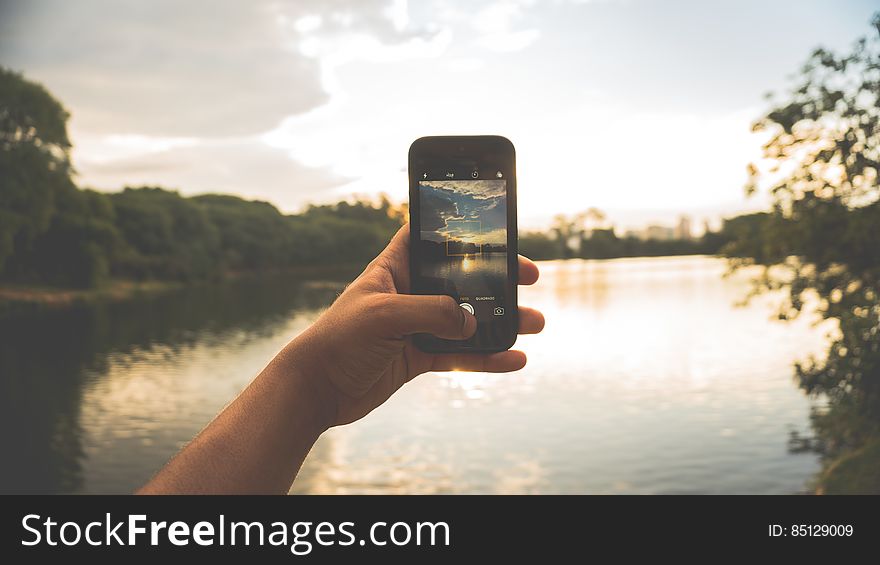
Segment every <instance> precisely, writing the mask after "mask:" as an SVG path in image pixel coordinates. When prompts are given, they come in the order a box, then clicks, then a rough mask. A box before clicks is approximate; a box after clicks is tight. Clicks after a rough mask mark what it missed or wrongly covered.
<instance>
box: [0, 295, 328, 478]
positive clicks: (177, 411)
mask: <svg viewBox="0 0 880 565" xmlns="http://www.w3.org/2000/svg"><path fill="white" fill-rule="evenodd" d="M340 288H341V285H340V284H334V285H330V286H328V285H324V286H316V285H309V284H300V283H298V282H295V281H291V280H285V279H281V278H273V279H268V280H255V279H251V280H242V281H237V282H235V283H230V284H224V285H205V286H199V287H193V288H188V289H183V290H180V291H175V292H171V293H168V294H165V295H159V296H156V295H153V296H144V297H142V298H139V299H136V300H132V301H129V302H124V303H112V304H98V305H83V306H78V307H76V308H73V309H71V310H65V311H46V312H39V313H31V314H27V315H17V316H13V317H7V318H4V319H2V320H0V387H2V394H0V438H2V442H3V445H4V448H5V449H6V450H7V453H10V454H13V456H11V457H8V458H7V460H6V461H5V463H4V465H2V466H0V485H2V486H0V489H2V491H3V492H20V493H22V492H48V493H52V492H77V491H82V490H86V491H94V492H107V491H114V492H126V491H129V490H131V489H133V488H135V487H136V486H138V483H139V482H141V481H142V480H145V479H146V478H147V477H149V476H150V474H151V473H152V472H153V471H154V470H155V469H156V467H157V464H159V463H161V461H162V460H163V458H167V457H168V456H170V454H172V453H173V452H174V450H176V449H177V447H178V446H179V445H181V444H182V442H184V441H186V440H187V439H189V437H191V435H189V436H188V435H186V434H191V432H195V431H198V429H199V428H200V427H201V426H202V425H204V424H205V423H206V422H207V420H208V419H209V418H210V417H211V416H212V415H213V413H214V412H215V411H216V410H217V409H219V408H220V407H222V405H223V404H225V402H227V401H228V400H229V398H230V397H231V395H233V394H235V392H237V390H238V389H239V388H240V387H241V386H242V385H243V384H244V383H245V382H246V381H247V380H248V379H249V378H250V377H251V376H253V374H254V373H255V372H256V371H258V370H259V369H260V368H261V367H262V363H264V362H265V361H266V360H268V359H269V358H270V357H271V355H272V354H273V353H274V351H272V350H266V351H259V353H260V354H261V357H259V358H258V359H254V358H251V359H241V358H240V357H238V356H237V354H236V352H237V351H242V350H243V349H246V347H245V346H246V344H248V343H254V342H256V343H263V342H264V341H265V340H266V339H267V338H269V337H270V336H274V335H277V334H279V332H283V331H285V330H287V331H290V332H295V331H298V330H299V329H301V327H302V326H304V325H305V324H306V323H308V321H310V320H311V318H312V317H313V316H314V315H315V313H316V312H318V311H319V309H321V308H323V307H324V306H325V305H326V304H327V303H328V302H329V301H330V300H332V298H333V297H334V296H335V294H336V292H338V290H339V289H340ZM222 352H226V354H227V355H230V356H232V357H235V362H234V363H233V366H235V367H236V369H235V371H240V372H241V374H238V373H236V378H235V382H234V383H226V386H222V385H223V384H224V383H223V381H222V379H220V378H219V375H217V373H216V367H213V368H211V370H209V371H206V372H205V373H204V374H201V373H198V374H194V375H185V374H181V373H180V372H179V371H180V369H181V368H182V367H184V366H188V367H189V369H188V370H190V371H198V368H199V365H198V363H199V359H202V360H203V361H204V359H206V358H207V359H212V360H216V359H217V358H218V355H221V354H222ZM243 362H249V364H248V365H245V366H242V363H243ZM202 368H204V369H208V368H209V367H207V366H205V367H202ZM209 398H210V399H212V400H213V401H212V402H205V401H206V400H208V399H209ZM187 420H189V421H187ZM107 447H112V449H111V450H108V449H107Z"/></svg>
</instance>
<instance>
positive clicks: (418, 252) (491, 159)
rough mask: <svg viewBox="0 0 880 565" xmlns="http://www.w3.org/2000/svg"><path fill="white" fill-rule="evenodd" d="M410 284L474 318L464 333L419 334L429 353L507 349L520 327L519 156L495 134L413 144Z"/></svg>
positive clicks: (417, 342)
mask: <svg viewBox="0 0 880 565" xmlns="http://www.w3.org/2000/svg"><path fill="white" fill-rule="evenodd" d="M409 202H410V206H409V214H410V224H409V225H410V247H409V248H410V262H409V264H410V283H411V286H412V289H411V292H412V293H413V294H446V295H448V296H451V297H452V298H454V299H455V300H456V301H457V302H458V303H459V305H460V306H461V307H462V308H464V309H466V310H467V311H469V312H471V313H472V314H473V315H474V316H476V318H477V331H476V333H475V334H474V335H473V337H471V338H469V339H466V340H448V339H440V338H437V337H434V336H432V335H428V334H417V335H415V336H413V341H414V343H415V345H416V347H418V348H419V349H421V350H423V351H427V352H430V353H487V352H493V351H504V350H505V349H510V348H511V346H513V344H514V342H515V341H516V336H517V330H518V327H519V315H518V311H517V296H516V289H517V277H518V274H519V264H518V255H517V231H516V155H515V152H514V148H513V144H512V143H511V142H510V141H509V140H508V139H506V138H504V137H501V136H497V135H478V136H443V137H422V138H419V139H417V140H416V141H414V142H413V144H412V146H410V148H409Z"/></svg>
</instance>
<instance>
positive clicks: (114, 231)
mask: <svg viewBox="0 0 880 565" xmlns="http://www.w3.org/2000/svg"><path fill="white" fill-rule="evenodd" d="M68 117H69V115H68V113H67V111H66V110H65V109H64V107H63V106H62V105H61V104H60V103H59V102H58V101H57V100H55V99H54V98H53V97H52V95H51V94H50V93H49V92H48V91H46V89H45V88H43V87H42V86H41V85H39V84H36V83H33V82H30V81H28V80H26V79H24V78H23V77H22V76H21V75H20V74H17V73H14V72H11V71H9V70H6V69H3V68H2V67H0V282H4V283H13V284H22V285H52V286H61V287H71V288H94V287H98V286H101V285H102V284H104V283H105V282H107V281H108V280H110V279H113V278H119V279H127V280H164V281H181V282H191V281H199V280H211V279H217V278H220V277H222V276H224V275H227V274H229V273H241V272H260V271H269V270H282V269H288V268H297V267H303V266H336V265H338V266H355V265H363V264H366V263H367V262H368V261H369V260H370V259H372V258H373V257H374V256H375V255H376V254H377V253H378V252H379V251H380V250H381V249H382V248H383V246H384V245H385V244H386V243H387V242H388V240H389V239H390V237H391V236H392V235H393V233H394V232H395V231H396V230H397V229H398V228H399V227H400V225H401V224H402V223H403V222H404V221H405V210H404V209H403V208H402V207H399V206H395V205H393V204H391V203H390V202H389V201H388V200H387V199H384V198H383V199H382V200H380V201H379V202H369V201H363V200H361V201H353V202H339V203H337V204H333V205H325V206H311V207H309V208H308V209H306V210H305V211H304V212H302V213H300V214H295V215H284V214H282V213H281V212H280V211H279V210H278V209H277V208H275V207H274V206H273V205H272V204H269V203H267V202H260V201H248V200H243V199H241V198H238V197H235V196H226V195H218V194H207V195H202V196H194V197H184V196H182V195H180V194H179V193H178V192H175V191H171V190H165V189H162V188H159V187H137V188H132V187H128V188H125V189H124V190H122V191H121V192H116V193H103V192H97V191H94V190H88V189H81V188H79V187H77V186H76V184H75V182H74V181H73V178H72V170H71V166H70V160H69V152H70V148H71V144H70V141H69V139H68V136H67V120H68ZM591 213H592V214H594V215H595V214H596V213H598V212H597V211H591ZM575 225H577V222H567V221H565V220H564V219H562V217H560V219H557V225H555V226H554V228H553V229H551V230H549V231H548V232H546V233H526V234H524V235H523V236H522V237H521V239H520V251H521V252H522V253H523V254H525V255H527V256H529V257H531V258H533V259H559V258H572V257H581V258H586V259H604V258H613V257H634V256H660V255H683V254H705V253H718V252H719V250H720V249H721V247H722V245H723V244H724V243H726V242H727V241H728V240H729V237H728V235H727V234H726V233H725V231H724V230H722V232H721V233H708V234H706V235H705V236H703V237H702V238H700V239H694V240H668V241H667V240H641V239H637V238H634V237H624V238H620V237H617V235H616V234H615V232H614V230H613V229H593V230H589V231H586V230H580V231H577V230H576V229H575V227H574V226H575Z"/></svg>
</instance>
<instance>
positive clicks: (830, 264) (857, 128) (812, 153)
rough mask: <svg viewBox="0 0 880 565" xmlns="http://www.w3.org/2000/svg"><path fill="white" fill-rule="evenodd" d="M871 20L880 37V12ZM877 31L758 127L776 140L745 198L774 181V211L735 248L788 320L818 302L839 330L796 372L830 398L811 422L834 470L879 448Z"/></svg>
mask: <svg viewBox="0 0 880 565" xmlns="http://www.w3.org/2000/svg"><path fill="white" fill-rule="evenodd" d="M872 23H873V25H874V27H876V28H877V32H878V35H880V14H878V15H875V17H874V19H873V22H872ZM878 35H875V36H874V37H873V38H872V39H870V40H869V39H866V38H863V39H860V40H859V41H858V42H856V44H855V46H854V48H853V50H852V52H850V53H848V54H846V55H843V56H838V55H835V54H834V53H832V52H830V51H827V50H825V49H817V50H816V51H815V52H814V53H813V54H812V55H811V56H810V58H809V60H808V61H807V63H806V64H805V65H804V67H803V69H802V72H801V75H800V78H799V79H798V83H797V84H796V85H795V87H794V88H793V89H792V90H791V92H790V93H789V94H788V99H787V100H786V101H784V102H781V103H777V104H776V107H775V108H774V109H772V110H771V111H770V112H768V113H767V115H766V116H765V117H763V118H762V119H760V120H759V121H758V122H756V124H755V125H754V129H755V130H756V131H764V132H767V133H768V134H769V135H770V139H769V141H768V142H767V143H766V144H765V146H764V148H763V157H764V160H765V162H766V163H767V164H769V166H766V167H762V166H759V165H756V164H752V165H750V167H749V171H750V181H749V183H748V185H747V191H748V192H749V193H750V194H751V193H754V192H756V191H757V190H759V187H760V186H761V185H762V184H763V183H766V182H768V181H769V182H771V183H772V186H771V187H770V191H771V194H772V196H773V209H772V211H771V212H770V214H768V215H767V217H766V218H763V220H762V221H761V222H760V225H758V224H754V223H753V224H752V225H751V228H750V231H749V232H748V233H747V234H740V237H738V238H737V240H736V241H734V242H733V243H732V244H731V245H730V246H729V247H728V249H727V252H728V254H730V255H732V256H741V257H743V258H742V259H738V260H736V261H735V264H736V265H738V266H739V265H743V264H759V265H763V266H764V267H765V269H764V274H763V276H761V277H760V278H759V279H758V281H757V284H758V287H759V288H761V289H765V290H766V289H785V290H786V291H787V300H786V301H785V303H784V304H783V305H782V308H781V311H780V315H781V317H783V318H790V317H794V316H797V315H798V314H799V313H800V312H802V311H803V310H804V309H805V308H806V307H807V305H808V304H816V309H817V310H818V313H819V314H820V315H821V316H822V317H824V318H826V319H832V320H835V321H836V322H837V325H838V328H839V331H838V332H837V335H836V336H834V338H833V340H832V343H831V345H830V347H829V350H828V352H827V355H826V356H825V358H823V359H810V360H806V361H804V362H802V363H800V364H798V365H797V367H796V377H797V379H798V382H799V384H800V386H801V387H802V388H803V389H804V390H805V391H806V392H807V393H808V394H811V395H822V396H824V397H825V398H827V399H828V407H827V408H826V409H823V410H821V411H817V412H816V413H815V414H814V415H813V424H814V428H815V430H816V434H817V440H818V441H817V442H816V445H818V446H820V448H821V449H822V450H823V452H824V453H825V454H826V456H827V458H828V459H827V460H828V461H829V469H833V468H835V467H834V465H833V464H832V463H831V462H833V461H835V460H836V459H839V458H841V457H851V456H852V454H853V453H855V452H858V451H859V450H863V451H864V453H877V452H878V450H877V449H875V448H872V447H871V445H874V444H876V442H878V441H880V440H878V438H880V245H878V243H880V237H878V236H880V186H878V172H880V144H878V141H880V120H878V118H880V37H878ZM756 226H757V227H756ZM755 229H757V230H759V231H757V232H756V231H755ZM770 267H774V270H773V271H771V270H770ZM781 271H784V273H783V274H782V275H781V276H775V275H774V273H779V272H781ZM814 298H815V300H813V299H814ZM870 464H871V465H873V466H874V468H873V470H874V472H875V474H877V472H878V471H880V470H878V469H877V468H876V465H877V462H876V461H875V462H873V463H870ZM832 482H833V481H832ZM866 488H867V487H866Z"/></svg>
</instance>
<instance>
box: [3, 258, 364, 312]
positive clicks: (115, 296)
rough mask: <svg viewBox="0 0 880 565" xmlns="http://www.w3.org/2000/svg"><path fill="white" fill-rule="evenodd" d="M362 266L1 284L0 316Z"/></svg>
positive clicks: (321, 275) (332, 275)
mask: <svg viewBox="0 0 880 565" xmlns="http://www.w3.org/2000/svg"><path fill="white" fill-rule="evenodd" d="M362 268H363V267H362V266H354V265H342V266H340V265H334V266H308V267H300V268H296V269H285V270H278V271H263V272H230V273H226V274H224V275H223V276H222V277H219V278H217V279H212V280H201V281H193V282H178V281H158V280H151V281H133V280H128V279H113V280H111V281H109V282H108V283H106V284H104V285H102V286H100V287H97V288H87V289H73V288H63V287H51V286H40V285H35V286H28V285H23V284H0V315H5V314H9V313H11V312H20V311H24V310H34V309H44V308H45V309H64V308H70V307H72V306H76V305H78V304H92V303H96V302H119V301H124V300H129V299H132V298H135V297H137V296H141V295H156V294H161V293H164V292H172V291H175V290H180V289H183V288H188V287H197V286H201V285H212V284H226V283H230V282H235V281H243V280H247V279H254V278H259V277H284V276H297V277H301V278H302V279H303V280H305V281H308V280H320V279H328V280H344V279H348V278H354V276H356V275H357V274H358V273H360V270H361V269H362Z"/></svg>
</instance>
